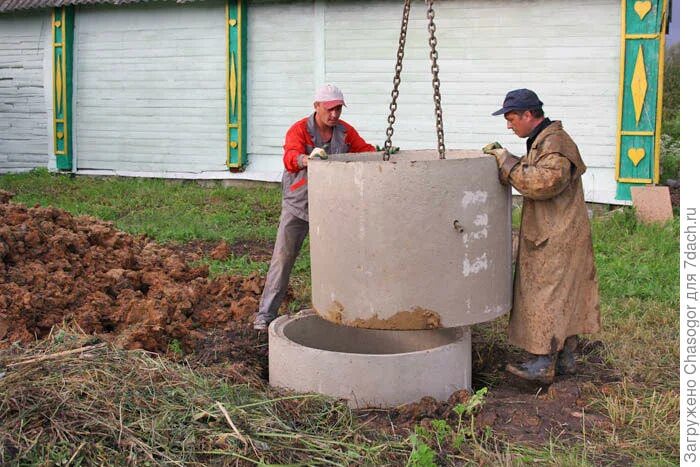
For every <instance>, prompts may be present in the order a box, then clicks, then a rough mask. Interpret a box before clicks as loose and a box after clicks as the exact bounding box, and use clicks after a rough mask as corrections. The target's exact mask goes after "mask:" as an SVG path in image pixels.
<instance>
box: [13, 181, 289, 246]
mask: <svg viewBox="0 0 700 467" xmlns="http://www.w3.org/2000/svg"><path fill="white" fill-rule="evenodd" d="M0 188H2V189H5V190H9V191H13V192H15V193H17V196H16V197H15V199H14V201H16V202H20V203H24V204H27V205H30V206H31V205H34V204H40V205H42V206H47V205H52V206H57V207H60V208H62V209H65V210H66V211H69V212H71V213H72V214H76V215H90V216H95V217H99V218H100V219H103V220H106V221H112V222H114V224H115V225H116V226H117V227H118V228H119V229H122V230H124V231H126V232H129V233H132V234H146V235H148V236H149V237H151V238H153V239H155V240H157V241H160V242H165V241H180V242H184V241H188V240H194V239H199V240H221V239H224V240H227V241H229V242H236V241H242V240H274V238H275V232H276V226H277V221H278V218H279V205H280V199H281V193H280V190H279V188H278V187H276V186H270V187H254V188H243V187H233V188H224V187H221V186H217V187H212V188H205V187H202V186H200V185H198V184H197V183H193V182H173V181H167V180H156V179H137V178H113V177H107V178H93V177H70V176H66V175H57V174H51V173H49V172H48V171H46V170H34V171H32V172H30V173H28V174H17V175H3V176H2V177H0Z"/></svg>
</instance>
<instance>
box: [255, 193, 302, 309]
mask: <svg viewBox="0 0 700 467" xmlns="http://www.w3.org/2000/svg"><path fill="white" fill-rule="evenodd" d="M308 233H309V223H308V222H307V221H305V220H303V219H299V218H298V217H296V216H295V215H293V214H291V213H289V212H288V211H287V210H286V209H285V208H284V207H283V208H282V214H281V215H280V225H279V227H278V228H277V239H276V240H275V249H274V251H273V252H272V260H271V261H270V269H269V270H268V272H267V279H266V280H265V289H264V290H263V293H262V297H261V298H260V308H259V310H258V314H257V316H256V319H255V321H256V322H262V321H264V322H266V323H269V322H270V321H272V320H273V319H275V318H276V317H277V311H278V310H279V307H280V305H281V304H282V300H284V297H285V295H286V294H287V286H288V285H289V276H290V275H291V274H292V268H293V267H294V262H295V261H296V259H297V256H298V255H299V250H301V245H302V244H303V243H304V239H305V238H306V235H308Z"/></svg>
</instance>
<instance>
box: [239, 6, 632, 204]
mask: <svg viewBox="0 0 700 467" xmlns="http://www.w3.org/2000/svg"><path fill="white" fill-rule="evenodd" d="M402 6H403V5H402V3H401V2H397V1H373V2H352V1H327V2H324V1H320V0H317V1H316V2H310V1H309V2H293V3H290V2H283V3H274V2H269V1H265V2H261V1H260V0H258V1H253V2H251V6H250V9H249V53H250V61H249V74H248V77H249V85H248V89H249V94H248V96H249V97H248V104H249V106H248V112H249V116H250V126H249V134H250V137H249V140H250V143H249V146H248V150H249V152H250V154H251V165H252V167H254V168H256V169H257V170H277V171H281V170H282V165H281V144H282V141H283V138H284V133H285V131H286V129H287V128H288V127H289V125H291V123H293V122H294V121H296V119H298V118H301V117H302V116H304V115H306V114H308V113H310V111H311V101H312V96H313V88H314V87H315V85H317V84H319V83H322V82H331V83H334V84H337V85H338V86H340V87H341V89H342V90H343V92H344V93H345V96H346V100H347V103H348V108H347V109H346V110H345V111H344V115H343V118H345V119H346V120H348V121H349V122H350V123H352V124H354V125H355V126H356V127H357V128H358V130H359V131H360V134H361V135H363V136H364V137H365V139H367V140H368V141H370V142H372V143H375V144H376V143H382V142H383V141H384V138H385V136H384V132H385V129H386V117H387V113H388V105H389V100H390V92H391V88H392V78H393V74H394V63H395V57H396V46H397V42H398V33H399V26H400V20H401V12H402ZM435 10H436V24H437V39H438V52H439V65H440V79H441V82H442V85H441V91H442V101H443V109H444V120H445V142H446V146H447V148H448V149H449V148H480V147H482V146H483V145H484V144H486V143H488V142H491V141H494V140H498V141H500V142H501V143H503V144H504V145H505V146H507V147H508V148H510V149H511V150H512V152H514V153H516V154H522V153H523V152H524V151H525V142H524V140H520V139H519V138H517V137H515V136H514V135H512V134H509V132H508V130H507V129H506V127H505V121H504V120H503V118H502V117H492V116H491V112H493V111H494V110H496V109H498V108H499V107H500V104H501V103H502V100H503V97H504V95H505V93H506V92H507V91H508V90H510V89H514V88H520V87H528V88H531V89H533V90H535V91H536V92H537V93H538V94H539V96H540V98H541V99H542V101H544V103H545V111H546V113H547V114H548V116H550V117H551V118H553V119H561V120H562V121H563V123H564V127H565V128H566V129H567V130H568V131H569V132H570V134H571V135H572V136H573V138H574V139H575V141H576V142H577V143H578V145H579V148H580V150H581V153H582V155H583V158H584V160H585V162H586V164H587V165H588V166H589V170H588V172H587V173H586V174H585V175H584V188H585V190H586V198H587V199H588V200H589V201H598V202H606V203H607V202H615V200H614V196H615V180H614V161H615V157H614V156H615V150H616V149H615V132H616V127H617V124H616V118H617V94H618V79H619V72H620V68H619V53H620V51H619V49H620V2H619V0H588V1H585V2H571V1H568V0H529V1H514V0H442V1H439V2H436V4H435ZM411 18H412V19H411V22H410V25H409V34H408V40H407V46H406V56H405V58H404V68H403V73H402V82H401V87H400V97H399V101H398V105H399V107H398V113H397V124H396V125H395V128H396V132H395V134H394V138H393V140H394V143H395V144H396V145H398V146H400V147H402V148H405V149H418V148H432V147H434V145H435V129H434V114H433V103H432V87H431V85H430V80H431V76H430V72H429V61H428V42H427V40H428V32H427V20H426V19H425V5H424V3H423V2H413V6H412V14H411ZM261 77H262V78H261ZM259 80H262V81H263V82H259ZM263 102H265V103H270V102H271V103H273V105H272V106H267V108H265V107H266V104H261V103H263Z"/></svg>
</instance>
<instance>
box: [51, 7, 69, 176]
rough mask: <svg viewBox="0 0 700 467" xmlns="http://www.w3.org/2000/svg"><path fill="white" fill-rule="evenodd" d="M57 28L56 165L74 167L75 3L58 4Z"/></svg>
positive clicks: (54, 24) (53, 16) (54, 23)
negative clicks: (70, 4) (67, 4)
mask: <svg viewBox="0 0 700 467" xmlns="http://www.w3.org/2000/svg"><path fill="white" fill-rule="evenodd" d="M51 19H52V21H51V24H52V32H53V36H52V37H53V147H54V155H55V156H56V167H57V168H58V169H59V170H71V168H72V167H73V155H72V150H71V149H72V148H71V145H72V141H73V139H72V133H71V131H72V128H73V122H72V118H73V113H72V100H73V7H72V6H63V7H58V8H54V9H53V11H52V13H51Z"/></svg>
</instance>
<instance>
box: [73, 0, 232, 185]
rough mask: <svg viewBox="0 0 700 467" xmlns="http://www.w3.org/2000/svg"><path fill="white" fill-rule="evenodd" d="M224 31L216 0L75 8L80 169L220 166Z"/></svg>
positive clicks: (185, 169)
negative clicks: (178, 3)
mask: <svg viewBox="0 0 700 467" xmlns="http://www.w3.org/2000/svg"><path fill="white" fill-rule="evenodd" d="M225 33H226V29H225V14H224V6H223V3H222V2H220V1H208V2H202V3H194V4H187V5H176V4H173V3H169V4H162V3H158V2H154V3H150V4H134V5H125V6H119V7H113V6H100V7H94V6H90V7H81V8H78V9H77V10H76V21H75V40H76V51H75V62H76V67H75V73H76V74H75V79H76V92H75V106H74V122H75V125H74V130H75V148H74V149H75V151H76V154H77V168H78V170H87V169H93V170H94V169H97V170H100V169H107V170H121V171H133V172H151V173H164V172H166V171H168V172H191V173H196V172H200V171H208V170H226V165H225V164H226V113H225V112H226V88H225V83H226V74H225V57H226V46H225Z"/></svg>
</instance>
